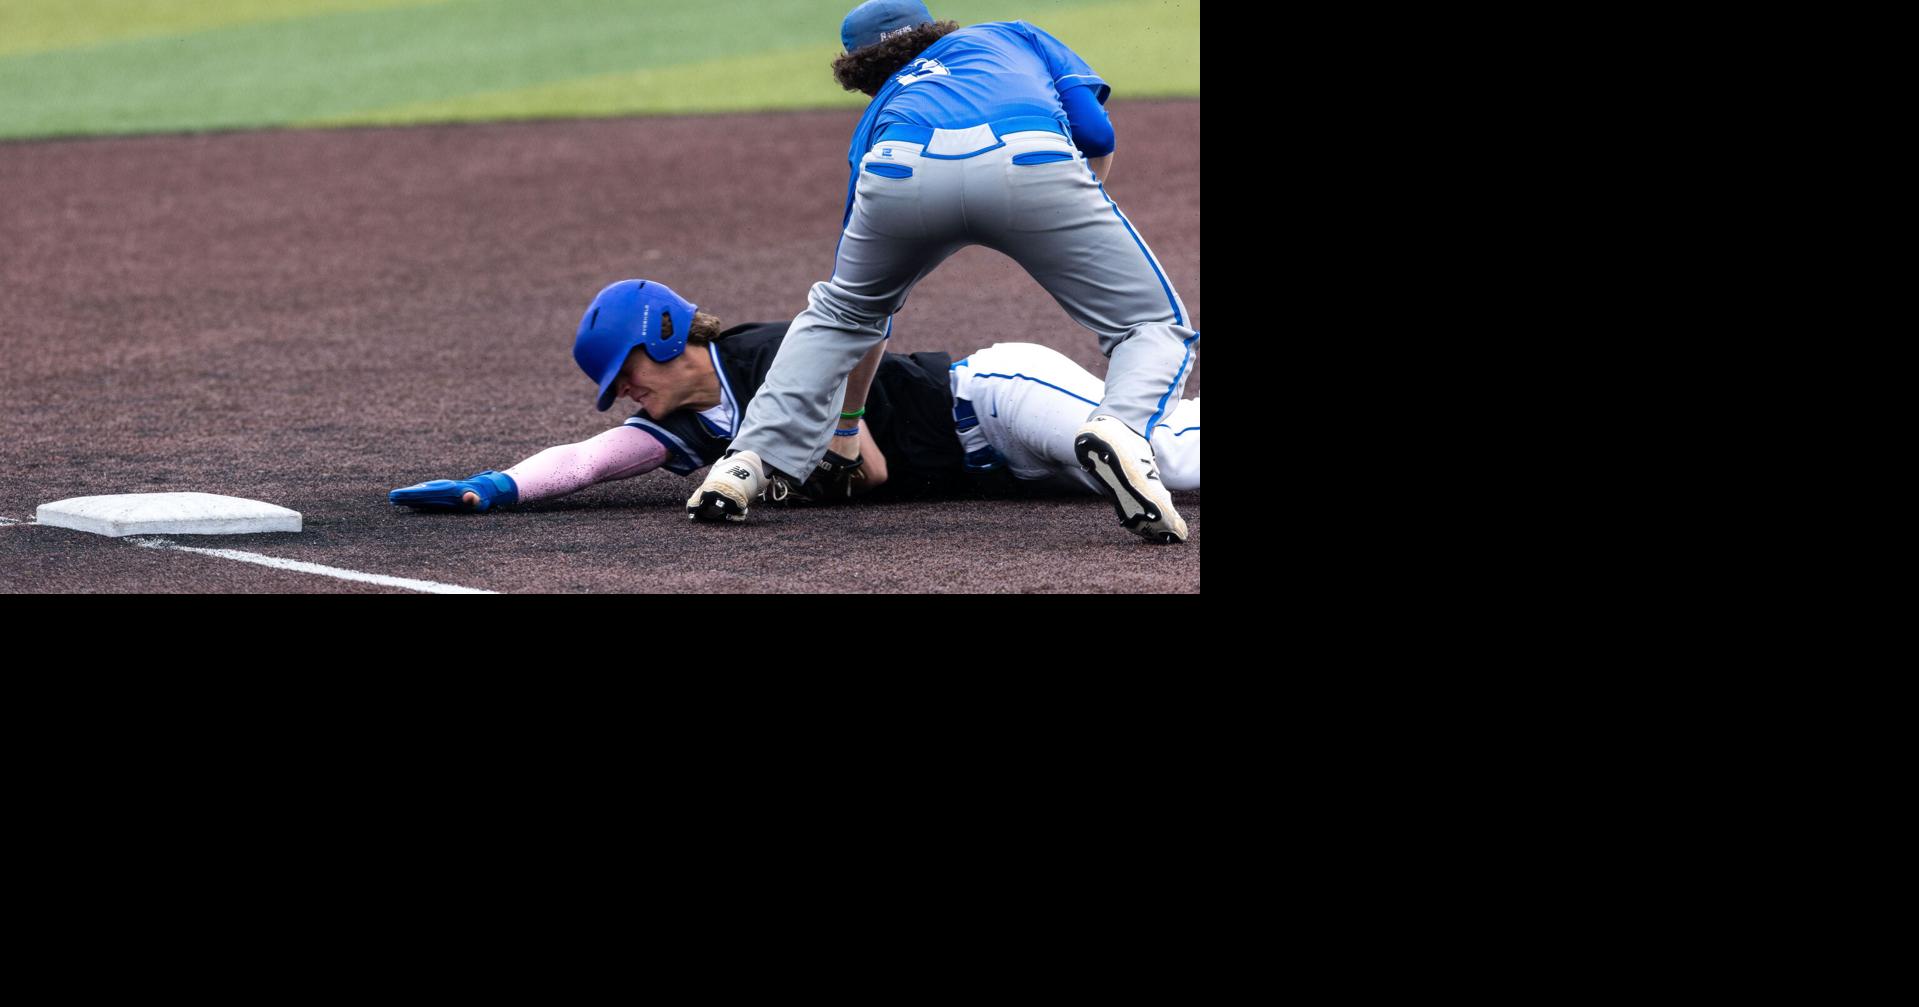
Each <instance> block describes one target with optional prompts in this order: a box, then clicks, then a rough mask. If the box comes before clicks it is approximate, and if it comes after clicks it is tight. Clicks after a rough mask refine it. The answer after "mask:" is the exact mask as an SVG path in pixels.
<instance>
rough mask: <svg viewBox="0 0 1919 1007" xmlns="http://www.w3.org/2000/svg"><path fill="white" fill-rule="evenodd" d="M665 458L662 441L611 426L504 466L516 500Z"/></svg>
mask: <svg viewBox="0 0 1919 1007" xmlns="http://www.w3.org/2000/svg"><path fill="white" fill-rule="evenodd" d="M664 461H666V445H664V444H661V443H660V442H659V441H658V440H655V439H654V437H653V435H652V434H649V433H647V432H646V431H644V430H641V429H640V428H638V427H626V426H620V427H614V428H613V429H611V430H608V431H607V432H605V433H603V434H600V435H599V436H597V437H593V438H589V439H587V440H583V441H581V442H580V443H578V444H561V445H559V446H557V447H550V448H547V449H546V450H545V451H542V452H540V453H539V454H537V455H534V456H533V457H531V458H528V459H527V460H526V461H523V462H521V463H520V464H518V465H515V466H513V467H512V468H510V469H507V470H506V473H505V474H506V475H508V476H510V477H512V479H513V482H514V484H515V485H517V486H518V487H519V488H520V502H521V503H529V502H531V501H534V500H544V499H547V498H548V497H556V496H564V495H565V494H568V493H572V492H573V491H575V490H581V489H585V488H586V487H588V486H591V485H593V484H594V483H603V482H606V481H607V480H609V479H630V478H632V477H634V476H636V475H639V474H640V473H642V472H651V471H653V470H654V469H656V468H659V467H660V463H661V462H664Z"/></svg>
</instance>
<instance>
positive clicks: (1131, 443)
mask: <svg viewBox="0 0 1919 1007" xmlns="http://www.w3.org/2000/svg"><path fill="white" fill-rule="evenodd" d="M1073 453H1074V454H1075V455H1078V456H1079V463H1080V465H1082V466H1084V467H1085V469H1086V471H1088V472H1090V473H1092V474H1093V479H1094V481H1095V482H1098V483H1099V488H1100V492H1101V493H1104V494H1105V495H1106V499H1107V500H1108V501H1110V502H1111V503H1112V505H1113V509H1114V510H1115V511H1117V512H1118V513H1119V523H1120V524H1122V525H1125V526H1126V527H1127V528H1128V529H1129V530H1131V531H1133V532H1135V533H1137V534H1138V535H1140V536H1141V537H1142V538H1144V539H1146V540H1147V541H1148V542H1158V543H1160V544H1162V545H1171V544H1173V543H1174V542H1184V541H1186V519H1185V518H1182V517H1180V516H1179V512H1178V511H1176V510H1174V509H1173V493H1172V491H1171V490H1169V489H1167V488H1166V484H1165V483H1162V482H1160V479H1159V468H1158V466H1156V465H1154V464H1153V448H1152V445H1150V444H1148V443H1147V442H1146V438H1144V437H1141V436H1140V435H1138V434H1136V433H1134V432H1133V430H1132V428H1131V427H1128V426H1127V425H1126V424H1124V423H1121V422H1120V421H1119V420H1116V419H1114V418H1113V417H1111V416H1105V415H1100V416H1095V417H1093V418H1092V419H1090V420H1087V421H1086V423H1085V424H1084V425H1083V426H1081V427H1080V428H1079V434H1078V435H1077V436H1075V437H1074V438H1073Z"/></svg>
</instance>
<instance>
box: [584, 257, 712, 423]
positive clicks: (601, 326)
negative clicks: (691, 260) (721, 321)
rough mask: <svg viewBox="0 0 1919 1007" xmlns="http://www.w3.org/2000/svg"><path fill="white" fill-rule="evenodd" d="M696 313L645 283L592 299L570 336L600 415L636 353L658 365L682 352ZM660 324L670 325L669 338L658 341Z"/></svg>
mask: <svg viewBox="0 0 1919 1007" xmlns="http://www.w3.org/2000/svg"><path fill="white" fill-rule="evenodd" d="M697 310H699V307H698V305H695V304H690V303H688V302H687V300H686V298H684V297H681V296H680V295H678V294H676V293H674V292H673V288H671V287H668V286H667V285H666V284H664V283H650V282H648V281H646V280H621V281H620V282H618V283H615V284H611V285H609V286H608V287H607V288H606V289H605V290H602V291H600V293H599V296H598V297H595V298H593V303H592V304H589V305H587V306H586V314H584V315H581V316H580V331H579V332H577V333H575V334H574V336H573V361H574V362H575V363H577V364H579V365H580V370H583V371H585V372H586V376H587V377H589V378H592V379H593V380H594V381H596V382H598V383H599V386H600V403H599V410H600V411H601V412H605V411H606V409H607V407H608V406H611V405H612V404H613V398H614V394H615V392H616V391H617V389H616V388H615V387H614V382H615V381H617V380H618V378H619V376H620V370H621V369H622V368H623V367H625V366H626V358H627V356H628V355H630V354H631V353H632V352H633V350H634V349H635V348H636V347H645V348H646V355H647V356H649V357H652V358H653V360H654V361H655V362H657V363H662V364H663V363H666V362H667V361H669V360H671V359H673V358H674V357H677V356H679V355H680V354H681V353H684V352H686V334H687V333H688V332H690V331H692V329H693V312H695V311H697ZM662 319H671V320H672V322H673V335H672V336H671V337H670V338H669V337H667V336H665V335H663V332H664V331H665V329H666V326H665V325H663V324H662Z"/></svg>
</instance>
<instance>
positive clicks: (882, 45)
mask: <svg viewBox="0 0 1919 1007" xmlns="http://www.w3.org/2000/svg"><path fill="white" fill-rule="evenodd" d="M959 28H960V26H959V22H958V21H934V22H932V23H930V24H920V25H914V26H913V27H911V28H904V29H901V30H900V31H898V32H896V33H894V34H892V35H888V36H887V37H885V38H883V39H880V40H879V41H878V42H875V43H873V44H872V45H868V46H861V47H860V48H858V49H855V50H853V51H852V52H845V53H841V54H840V58H838V59H836V60H834V61H833V79H834V80H836V81H839V82H840V86H841V87H843V88H845V89H847V90H848V91H858V92H860V93H861V94H864V95H875V94H878V93H880V88H882V87H885V86H886V79H887V78H888V77H891V76H893V75H894V74H896V73H898V72H900V67H903V66H905V65H906V64H908V63H911V62H912V61H913V57H915V56H918V55H919V54H920V53H923V52H925V51H926V47H927V46H930V45H932V44H933V43H935V42H938V41H939V40H940V39H943V38H945V37H946V36H948V35H951V34H952V33H954V32H956V31H959Z"/></svg>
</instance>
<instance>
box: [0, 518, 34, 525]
mask: <svg viewBox="0 0 1919 1007" xmlns="http://www.w3.org/2000/svg"><path fill="white" fill-rule="evenodd" d="M32 523H33V522H31V521H22V520H20V519H19V518H11V517H0V528H6V527H9V526H12V525H20V526H22V527H25V526H26V525H30V524H32Z"/></svg>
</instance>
